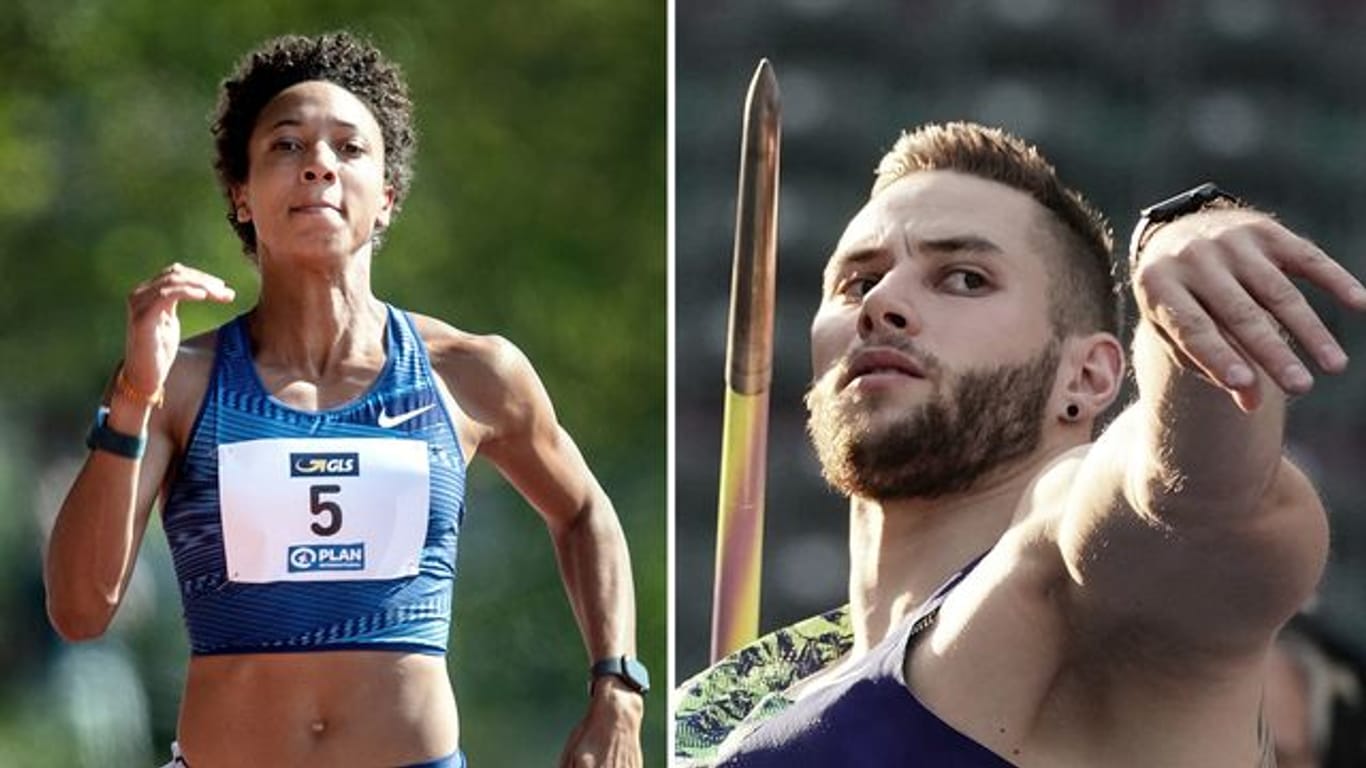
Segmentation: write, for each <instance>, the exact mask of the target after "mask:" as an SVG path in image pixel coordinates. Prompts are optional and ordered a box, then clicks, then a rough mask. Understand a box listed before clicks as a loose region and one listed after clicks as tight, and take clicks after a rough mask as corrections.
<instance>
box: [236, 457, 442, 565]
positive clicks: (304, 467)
mask: <svg viewBox="0 0 1366 768" xmlns="http://www.w3.org/2000/svg"><path fill="white" fill-rule="evenodd" d="M428 474H429V467H428V464H427V443H426V442H425V441H422V440H391V439H387V438H338V439H325V440H324V439H310V438H281V439H270V440H250V441H247V442H243V443H229V444H227V445H220V446H218V494H219V501H220V503H219V508H220V513H221V515H222V519H223V547H224V550H225V554H226V557H227V569H228V579H229V580H230V581H236V582H249V583H265V582H272V581H353V580H361V579H396V578H400V577H403V576H412V575H415V574H416V573H417V568H418V559H419V558H420V556H421V554H422V543H423V541H425V540H426V538H427V511H428V497H429V494H430V487H429V483H428Z"/></svg>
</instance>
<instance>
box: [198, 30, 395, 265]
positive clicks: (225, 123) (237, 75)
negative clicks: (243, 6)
mask: <svg viewBox="0 0 1366 768" xmlns="http://www.w3.org/2000/svg"><path fill="white" fill-rule="evenodd" d="M309 80H325V81H327V82H330V83H333V84H335V85H338V86H341V87H342V88H345V89H346V90H348V91H350V92H351V94H352V95H354V96H355V97H356V98H358V99H360V100H361V102H363V103H364V104H365V106H367V107H369V109H370V112H371V114H373V115H374V116H375V121H376V122H377V123H379V128H380V134H381V136H382V137H383V139H384V180H385V182H386V183H388V184H390V185H391V186H392V187H393V188H394V208H393V210H394V213H395V214H397V213H398V209H399V207H400V206H401V205H402V203H403V198H404V196H405V195H406V194H407V192H408V185H409V184H410V183H411V182H412V178H413V153H414V150H415V149H416V148H417V131H416V130H415V129H414V127H413V104H412V101H411V100H410V99H409V98H408V85H407V83H405V82H404V81H403V72H402V71H401V70H400V69H399V67H398V65H397V64H395V63H393V62H392V61H389V60H388V59H386V58H385V57H384V54H382V53H380V51H379V49H378V48H376V47H375V46H374V45H372V44H371V43H370V42H369V41H367V40H363V39H361V38H358V37H355V36H353V35H351V34H350V33H347V32H331V33H327V34H323V35H319V36H317V37H301V36H299V35H285V36H282V37H277V38H274V39H272V40H268V41H266V42H265V43H264V44H262V45H261V46H260V47H259V48H257V49H256V50H254V51H252V52H250V53H248V54H247V55H246V56H243V57H242V59H241V60H240V61H239V62H238V63H237V67H236V69H235V70H234V71H233V73H232V75H231V76H230V77H228V79H226V80H224V81H223V83H222V85H221V86H220V88H219V94H218V106H217V108H216V109H215V110H214V117H213V128H212V131H213V138H214V150H215V157H214V162H213V167H214V170H215V171H217V173H218V183H219V186H221V187H222V189H223V194H224V195H225V196H226V197H227V199H228V222H229V223H231V224H232V228H233V229H234V230H235V231H236V232H237V236H238V237H239V238H241V240H242V250H243V252H244V253H246V254H247V255H249V256H254V255H255V253H256V230H255V228H254V227H253V226H252V225H251V223H250V222H240V221H238V220H237V217H236V215H235V214H236V211H235V206H234V204H233V200H232V189H233V187H234V186H237V185H240V184H242V183H244V182H245V181H246V180H247V171H248V160H247V142H248V140H249V139H250V138H251V132H252V129H253V128H255V126H256V118H257V117H258V116H259V115H260V114H261V110H262V109H264V108H265V106H266V104H268V103H269V102H270V100H271V99H273V98H275V96H276V94H278V93H280V92H281V91H283V90H285V89H286V88H289V87H291V86H293V85H296V84H298V83H302V82H306V81H309Z"/></svg>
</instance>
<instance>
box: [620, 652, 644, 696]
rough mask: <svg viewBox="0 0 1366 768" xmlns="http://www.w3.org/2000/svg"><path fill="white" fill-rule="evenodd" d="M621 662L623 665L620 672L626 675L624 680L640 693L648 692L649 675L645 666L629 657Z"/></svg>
mask: <svg viewBox="0 0 1366 768" xmlns="http://www.w3.org/2000/svg"><path fill="white" fill-rule="evenodd" d="M623 661H624V662H625V664H624V665H623V667H624V669H623V670H622V671H624V672H625V673H626V678H627V679H628V680H630V681H631V682H632V683H634V684H635V685H636V687H637V688H639V689H640V692H641V693H645V692H646V691H648V690H650V673H649V671H648V670H646V669H645V665H644V664H641V663H640V662H639V661H636V660H635V659H633V658H631V657H629V656H628V657H626V658H625V659H623Z"/></svg>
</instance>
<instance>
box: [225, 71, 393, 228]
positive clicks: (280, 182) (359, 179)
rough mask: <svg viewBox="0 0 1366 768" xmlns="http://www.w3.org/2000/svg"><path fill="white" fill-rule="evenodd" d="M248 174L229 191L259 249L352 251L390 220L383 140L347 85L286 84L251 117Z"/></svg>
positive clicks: (325, 83) (390, 191)
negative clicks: (253, 229) (250, 225)
mask: <svg viewBox="0 0 1366 768" xmlns="http://www.w3.org/2000/svg"><path fill="white" fill-rule="evenodd" d="M247 157H248V160H249V165H248V167H249V173H248V177H247V181H246V182H245V183H244V184H242V185H240V186H239V187H238V188H237V189H236V190H235V193H234V202H235V203H236V204H237V206H238V209H239V211H240V210H242V209H243V208H245V210H246V211H247V214H248V216H249V218H250V220H251V221H252V222H253V224H254V226H255V227H256V240H257V248H258V250H259V251H261V252H263V253H264V252H271V253H276V252H286V251H325V252H328V253H337V254H345V255H349V254H351V253H354V252H355V251H356V250H357V249H359V248H360V247H362V246H363V245H365V244H366V243H368V242H370V239H371V237H372V236H373V234H374V232H375V229H376V228H377V227H384V226H387V225H388V223H389V216H390V213H391V210H392V207H393V190H392V188H391V187H389V186H388V185H386V184H385V183H384V140H383V136H382V134H381V132H380V128H379V124H378V123H377V122H376V121H375V117H374V115H373V114H371V112H370V110H369V109H368V108H367V107H366V106H365V104H364V103H363V102H361V101H360V99H357V98H356V97H355V96H354V95H353V94H352V93H351V92H350V91H348V90H346V89H345V88H342V87H340V86H338V85H334V84H332V83H328V82H323V81H318V80H312V81H308V82H303V83H299V84H297V85H294V86H292V87H290V88H286V89H285V90H283V91H281V92H280V93H279V94H277V95H276V96H275V98H273V99H271V101H270V102H269V103H268V104H266V106H265V108H264V109H262V110H261V114H260V115H259V116H258V117H257V118H256V126H255V128H254V129H253V130H252V134H251V139H250V141H249V142H248V145H247Z"/></svg>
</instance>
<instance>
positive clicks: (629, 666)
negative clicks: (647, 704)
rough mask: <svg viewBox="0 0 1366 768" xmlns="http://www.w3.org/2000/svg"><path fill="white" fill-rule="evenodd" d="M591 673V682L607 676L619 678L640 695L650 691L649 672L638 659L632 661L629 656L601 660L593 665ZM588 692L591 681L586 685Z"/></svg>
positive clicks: (591, 687) (590, 691)
mask: <svg viewBox="0 0 1366 768" xmlns="http://www.w3.org/2000/svg"><path fill="white" fill-rule="evenodd" d="M591 672H592V675H593V680H597V679H598V678H599V677H605V676H607V675H613V676H615V677H619V678H621V680H622V681H623V682H624V683H626V687H628V688H630V689H631V690H633V691H635V692H636V693H639V694H641V695H644V694H645V692H646V691H648V690H650V673H649V671H648V670H646V669H645V665H644V664H641V663H640V661H639V660H638V659H633V658H631V657H630V656H612V657H609V658H606V659H602V660H600V661H598V662H597V663H595V664H593V669H592V671H591ZM588 692H589V693H592V692H593V683H592V682H591V681H590V682H589V683H588Z"/></svg>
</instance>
